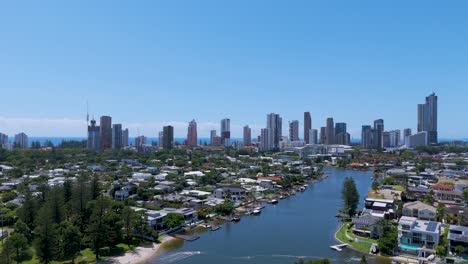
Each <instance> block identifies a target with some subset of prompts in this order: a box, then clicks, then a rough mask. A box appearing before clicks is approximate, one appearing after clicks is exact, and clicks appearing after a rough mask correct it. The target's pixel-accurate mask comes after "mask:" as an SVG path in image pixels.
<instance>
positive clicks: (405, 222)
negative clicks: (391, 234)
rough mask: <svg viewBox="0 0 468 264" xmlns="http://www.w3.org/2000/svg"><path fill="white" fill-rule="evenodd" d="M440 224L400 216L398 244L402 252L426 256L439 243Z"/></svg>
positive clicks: (433, 251) (432, 251)
mask: <svg viewBox="0 0 468 264" xmlns="http://www.w3.org/2000/svg"><path fill="white" fill-rule="evenodd" d="M441 226H442V224H441V223H439V222H432V221H424V220H419V219H417V218H416V217H409V216H402V217H401V218H400V221H399V222H398V246H399V248H400V250H401V251H402V252H403V253H407V254H412V255H417V256H418V257H428V256H429V255H431V254H434V253H435V249H436V247H437V246H438V245H439V238H440V234H441Z"/></svg>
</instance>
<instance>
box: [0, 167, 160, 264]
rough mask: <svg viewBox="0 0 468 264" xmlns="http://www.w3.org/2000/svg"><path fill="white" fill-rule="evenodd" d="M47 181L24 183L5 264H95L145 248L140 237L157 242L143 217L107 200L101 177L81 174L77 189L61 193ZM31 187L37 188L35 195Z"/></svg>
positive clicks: (63, 189)
mask: <svg viewBox="0 0 468 264" xmlns="http://www.w3.org/2000/svg"><path fill="white" fill-rule="evenodd" d="M46 180H47V178H41V177H39V178H37V179H34V180H25V181H24V182H23V183H22V184H21V185H20V186H19V187H18V188H17V191H18V193H19V194H20V195H22V196H23V197H24V198H23V206H22V207H21V208H19V210H17V216H18V220H17V221H16V223H15V224H14V226H13V228H14V232H13V233H12V234H11V235H10V236H9V237H8V238H6V239H5V241H4V246H3V247H2V249H1V263H11V262H12V261H16V262H19V261H21V262H23V263H31V264H33V263H34V264H35V263H51V262H54V263H55V262H64V261H72V262H73V261H80V260H84V259H86V261H87V262H90V261H91V259H94V260H96V259H99V258H101V257H104V258H106V257H108V256H112V255H115V254H122V252H124V251H125V250H129V249H130V246H134V245H138V244H140V243H141V242H142V241H141V240H138V239H135V236H136V235H139V236H144V237H148V238H153V239H155V238H157V232H155V231H153V230H152V229H150V228H148V227H149V226H148V224H147V222H146V220H145V218H144V217H143V216H142V215H141V214H137V213H135V212H134V211H133V210H132V209H130V208H129V207H128V205H125V203H123V202H117V201H114V200H112V199H110V198H108V197H105V196H104V195H103V194H102V193H103V192H102V187H101V184H100V182H101V181H100V179H99V177H98V176H97V175H90V174H88V173H84V172H82V173H81V174H80V175H79V176H78V177H77V180H76V182H75V183H73V182H71V181H67V182H66V184H64V185H63V186H57V187H49V186H48V185H47V184H46ZM31 184H34V185H36V186H37V190H36V193H35V195H33V194H32V191H31V189H30V188H29V187H30V185H31ZM11 209H13V210H16V208H14V207H11ZM122 231H123V232H122ZM123 242H125V243H126V244H123ZM90 253H93V255H94V256H93V257H92V258H91V257H90V256H89V255H90Z"/></svg>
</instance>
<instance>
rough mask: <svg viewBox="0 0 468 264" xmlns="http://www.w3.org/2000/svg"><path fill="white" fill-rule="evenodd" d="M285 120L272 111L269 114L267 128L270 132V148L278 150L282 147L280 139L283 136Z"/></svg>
mask: <svg viewBox="0 0 468 264" xmlns="http://www.w3.org/2000/svg"><path fill="white" fill-rule="evenodd" d="M282 123H283V120H282V119H281V117H280V115H279V114H275V113H271V114H269V115H268V116H267V129H268V134H269V142H268V144H270V146H269V148H268V149H269V150H275V151H278V150H279V149H280V140H281V137H282V136H283V135H282V134H283V133H282V130H283V125H282Z"/></svg>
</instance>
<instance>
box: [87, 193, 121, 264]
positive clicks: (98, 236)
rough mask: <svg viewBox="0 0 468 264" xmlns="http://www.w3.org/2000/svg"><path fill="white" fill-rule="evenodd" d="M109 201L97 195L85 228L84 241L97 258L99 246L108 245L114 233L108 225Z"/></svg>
mask: <svg viewBox="0 0 468 264" xmlns="http://www.w3.org/2000/svg"><path fill="white" fill-rule="evenodd" d="M109 214H110V201H109V200H108V199H107V198H105V197H104V196H102V195H101V196H99V197H98V199H97V200H96V201H95V203H94V205H93V210H92V214H91V217H90V223H89V225H88V227H87V229H86V237H85V239H86V241H87V242H88V244H89V246H90V247H91V249H92V250H93V252H94V254H95V255H96V259H99V257H100V253H101V248H102V247H104V246H109V244H110V243H111V242H112V240H113V238H114V237H115V234H113V228H112V226H110V225H109V221H108V219H109Z"/></svg>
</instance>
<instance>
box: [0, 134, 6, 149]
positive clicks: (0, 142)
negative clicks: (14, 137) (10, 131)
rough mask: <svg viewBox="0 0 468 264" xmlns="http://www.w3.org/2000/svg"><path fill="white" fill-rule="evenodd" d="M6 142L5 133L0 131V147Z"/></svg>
mask: <svg viewBox="0 0 468 264" xmlns="http://www.w3.org/2000/svg"><path fill="white" fill-rule="evenodd" d="M7 143H8V136H7V135H6V134H3V133H0V148H3V146H5V145H6V144H7Z"/></svg>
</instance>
